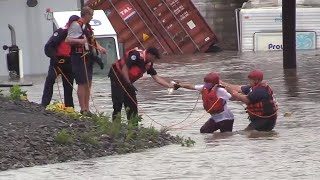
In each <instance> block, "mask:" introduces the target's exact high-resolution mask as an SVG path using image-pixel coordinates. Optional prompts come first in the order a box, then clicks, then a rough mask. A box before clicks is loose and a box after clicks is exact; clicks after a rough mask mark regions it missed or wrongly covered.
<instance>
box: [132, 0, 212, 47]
mask: <svg viewBox="0 0 320 180" xmlns="http://www.w3.org/2000/svg"><path fill="white" fill-rule="evenodd" d="M136 2H137V3H139V5H140V6H141V7H142V9H143V10H144V12H145V13H146V14H150V15H149V16H148V17H149V18H150V19H151V20H152V22H153V24H154V25H155V26H156V27H157V29H158V30H159V32H160V33H161V34H162V35H163V37H164V38H165V39H166V41H167V43H168V44H169V46H170V47H171V48H173V49H179V50H180V52H181V53H193V52H197V51H201V52H205V51H206V50H207V49H208V48H209V46H211V45H212V44H214V43H216V42H217V38H216V35H215V34H214V33H213V31H212V30H211V28H210V27H209V26H208V24H207V23H206V22H205V20H204V18H203V17H202V16H201V14H200V13H199V11H198V10H197V9H196V7H195V6H194V4H193V3H192V2H191V1H190V0H184V1H179V0H139V1H136ZM168 37H169V39H168ZM174 46H178V47H175V48H174ZM174 52H177V51H175V50H174Z"/></svg>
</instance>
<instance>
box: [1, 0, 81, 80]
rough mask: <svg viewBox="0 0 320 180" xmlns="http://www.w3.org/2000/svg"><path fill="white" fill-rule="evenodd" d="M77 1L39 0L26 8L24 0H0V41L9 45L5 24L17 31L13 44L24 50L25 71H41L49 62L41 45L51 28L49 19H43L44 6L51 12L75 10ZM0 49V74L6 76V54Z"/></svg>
mask: <svg viewBox="0 0 320 180" xmlns="http://www.w3.org/2000/svg"><path fill="white" fill-rule="evenodd" d="M78 7H79V3H78V0H40V1H39V0H38V5H37V6H35V7H28V6H27V5H26V0H0V17H1V18H0V42H1V44H0V45H1V47H2V46H3V45H8V46H10V45H11V35H10V30H9V28H8V24H10V25H12V26H13V27H14V29H15V31H16V43H17V45H18V47H19V48H20V49H21V50H22V51H23V60H24V67H23V68H24V74H25V75H30V74H43V73H46V72H47V70H48V65H49V61H48V58H47V57H46V56H45V54H44V52H43V47H44V45H45V43H46V42H47V40H48V38H49V37H50V36H51V34H52V31H53V24H52V21H50V20H47V19H46V9H47V8H51V9H52V10H53V11H67V10H77V9H78ZM7 52H8V50H6V51H4V50H3V49H2V48H1V49H0V76H7V75H8V72H7V62H6V53H7Z"/></svg>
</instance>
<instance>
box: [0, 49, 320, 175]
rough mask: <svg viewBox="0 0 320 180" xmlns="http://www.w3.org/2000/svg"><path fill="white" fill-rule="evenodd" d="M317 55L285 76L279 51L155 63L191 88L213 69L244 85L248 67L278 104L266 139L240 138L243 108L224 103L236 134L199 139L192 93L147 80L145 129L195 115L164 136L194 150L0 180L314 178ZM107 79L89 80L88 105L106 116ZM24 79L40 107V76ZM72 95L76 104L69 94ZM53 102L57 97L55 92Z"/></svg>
mask: <svg viewBox="0 0 320 180" xmlns="http://www.w3.org/2000/svg"><path fill="white" fill-rule="evenodd" d="M318 53H319V54H320V52H318V51H299V52H298V53H297V69H296V70H283V68H282V52H266V53H251V52H248V53H242V54H239V53H237V52H220V53H214V54H195V55H188V56H174V57H168V58H165V59H163V60H162V61H161V62H159V63H157V64H156V65H155V68H156V70H157V72H158V74H159V75H161V76H164V77H166V78H168V79H174V80H179V81H182V82H192V83H202V81H203V76H204V75H205V74H206V73H208V72H212V71H214V72H218V73H220V75H221V79H223V80H224V81H226V82H232V83H236V84H246V83H247V78H246V77H247V73H248V72H249V71H250V70H251V69H253V68H258V69H261V70H263V71H264V73H265V82H266V83H268V84H269V85H270V86H271V88H272V89H273V90H274V93H275V95H276V98H277V101H278V104H279V112H278V113H279V115H278V122H277V125H276V128H275V129H274V131H273V132H271V133H244V132H242V131H241V130H242V129H244V128H245V127H246V126H247V125H248V119H247V114H246V113H245V111H244V107H243V106H242V104H240V103H237V102H230V103H229V107H230V108H231V110H232V112H233V113H234V115H235V123H234V131H235V132H234V133H233V134H226V135H220V134H218V133H215V134H213V135H212V134H205V135H203V134H200V133H199V128H200V127H201V125H202V124H203V123H204V122H205V121H206V120H207V118H208V117H209V115H208V114H205V112H204V110H203V108H202V103H201V99H200V100H199V102H198V103H197V104H196V102H197V98H198V93H197V92H196V91H191V90H185V89H179V90H178V91H175V92H174V93H173V94H171V95H169V94H168V91H167V89H166V88H163V87H161V86H160V85H158V84H157V83H155V82H154V81H153V80H152V78H150V77H149V76H145V77H143V78H142V79H141V80H139V81H138V82H136V83H135V86H136V88H137V89H138V92H137V94H138V102H139V107H140V112H141V114H142V115H143V118H144V121H143V124H144V125H145V126H150V125H153V126H155V127H157V128H161V125H162V126H170V125H173V124H178V123H179V122H181V121H183V120H185V119H186V117H188V116H189V114H190V112H191V111H192V110H193V112H192V113H191V115H190V116H189V117H188V118H187V119H186V120H185V121H184V122H182V123H180V124H178V125H176V126H174V128H176V129H174V130H172V131H171V132H170V133H171V134H174V135H175V134H178V135H181V136H184V137H191V138H192V139H193V140H195V141H196V144H195V146H194V147H182V146H180V145H169V146H165V147H163V148H158V149H150V150H147V151H145V152H141V153H133V154H126V155H116V156H109V157H103V158H98V159H91V160H86V161H77V162H68V163H62V164H53V165H45V166H37V167H32V168H23V169H18V170H9V171H3V172H0V179H15V180H16V179H33V180H34V179H39V180H40V179H41V180H43V179H85V180H88V179H112V180H114V179H139V180H141V179H318V177H319V175H320V150H319V149H320V141H319V139H320V133H319V131H320V113H319V109H320V103H319V102H320V86H319V84H318V83H319V82H320V56H319V55H318ZM106 74H107V72H105V73H104V74H100V75H96V76H95V77H94V82H93V102H94V104H93V103H91V107H92V110H93V111H94V110H95V109H97V110H98V111H99V112H106V113H112V103H111V94H110V80H109V79H108V78H107V77H106ZM29 78H30V79H31V80H32V81H33V83H34V85H33V86H31V87H24V88H23V89H25V90H27V91H28V95H29V100H31V101H35V102H40V99H41V95H42V89H43V83H44V80H45V76H37V77H29ZM59 83H61V80H60V81H59ZM60 91H61V93H62V85H61V84H60ZM74 96H75V98H74V99H75V100H76V101H75V104H77V103H78V102H77V98H76V94H75V93H74ZM54 99H55V100H59V99H60V98H59V91H58V86H55V92H54ZM77 108H78V107H77ZM149 117H150V118H151V119H152V120H151V119H150V118H149ZM201 117H202V118H201ZM199 118H201V119H199ZM198 119H199V120H198ZM154 121H156V122H157V123H159V124H161V125H159V124H157V123H156V122H154Z"/></svg>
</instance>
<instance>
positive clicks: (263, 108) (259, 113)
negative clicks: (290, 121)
mask: <svg viewBox="0 0 320 180" xmlns="http://www.w3.org/2000/svg"><path fill="white" fill-rule="evenodd" d="M258 87H264V88H266V89H267V91H268V95H269V96H268V98H267V99H264V100H262V101H260V102H257V103H252V104H248V106H247V108H246V109H247V112H248V114H249V117H250V118H253V119H254V118H269V117H272V116H274V115H276V111H277V105H276V103H275V100H274V97H273V91H272V90H271V88H270V87H269V85H267V84H258V85H257V86H255V87H253V88H252V90H255V89H256V88H258Z"/></svg>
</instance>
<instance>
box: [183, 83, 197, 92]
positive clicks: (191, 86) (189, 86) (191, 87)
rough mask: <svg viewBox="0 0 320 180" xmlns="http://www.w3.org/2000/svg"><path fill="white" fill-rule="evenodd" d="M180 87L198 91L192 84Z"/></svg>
mask: <svg viewBox="0 0 320 180" xmlns="http://www.w3.org/2000/svg"><path fill="white" fill-rule="evenodd" d="M179 86H180V87H182V88H186V89H191V90H196V88H195V85H194V84H191V83H179Z"/></svg>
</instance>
